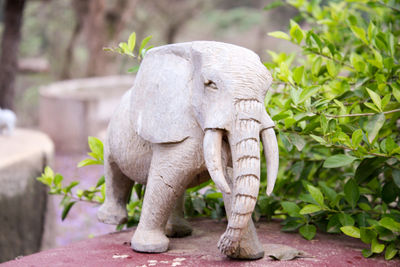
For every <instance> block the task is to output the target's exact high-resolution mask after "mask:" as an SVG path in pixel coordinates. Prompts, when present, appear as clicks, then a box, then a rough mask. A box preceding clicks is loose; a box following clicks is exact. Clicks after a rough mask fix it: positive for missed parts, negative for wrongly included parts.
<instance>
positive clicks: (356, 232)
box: [340, 225, 360, 238]
mask: <svg viewBox="0 0 400 267" xmlns="http://www.w3.org/2000/svg"><path fill="white" fill-rule="evenodd" d="M340 230H341V231H342V232H343V233H344V234H346V235H348V236H351V237H354V238H360V229H358V228H357V227H355V226H350V225H348V226H342V227H340Z"/></svg>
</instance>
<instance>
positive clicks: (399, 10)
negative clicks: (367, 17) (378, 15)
mask: <svg viewBox="0 0 400 267" xmlns="http://www.w3.org/2000/svg"><path fill="white" fill-rule="evenodd" d="M377 3H378V4H380V5H382V6H385V7H387V8H390V9H392V10H394V11H397V12H400V9H398V8H397V7H394V6H390V5H388V4H386V3H384V2H382V1H377Z"/></svg>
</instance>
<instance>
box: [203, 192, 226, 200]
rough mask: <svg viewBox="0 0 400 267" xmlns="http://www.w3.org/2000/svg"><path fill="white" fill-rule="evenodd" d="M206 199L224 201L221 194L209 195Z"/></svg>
mask: <svg viewBox="0 0 400 267" xmlns="http://www.w3.org/2000/svg"><path fill="white" fill-rule="evenodd" d="M206 199H222V193H221V192H215V193H209V194H207V195H206Z"/></svg>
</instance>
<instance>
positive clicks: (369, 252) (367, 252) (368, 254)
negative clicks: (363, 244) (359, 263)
mask: <svg viewBox="0 0 400 267" xmlns="http://www.w3.org/2000/svg"><path fill="white" fill-rule="evenodd" d="M361 253H362V255H363V256H364V257H365V258H369V257H371V256H372V254H374V253H373V252H372V251H371V250H369V249H366V248H364V249H363V250H362V251H361Z"/></svg>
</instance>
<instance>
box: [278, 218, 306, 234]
mask: <svg viewBox="0 0 400 267" xmlns="http://www.w3.org/2000/svg"><path fill="white" fill-rule="evenodd" d="M302 225H304V223H303V222H301V221H297V220H296V221H290V222H288V223H286V224H285V225H284V226H283V227H282V228H281V230H282V231H283V232H292V231H295V230H297V229H298V228H299V227H300V226H302Z"/></svg>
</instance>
